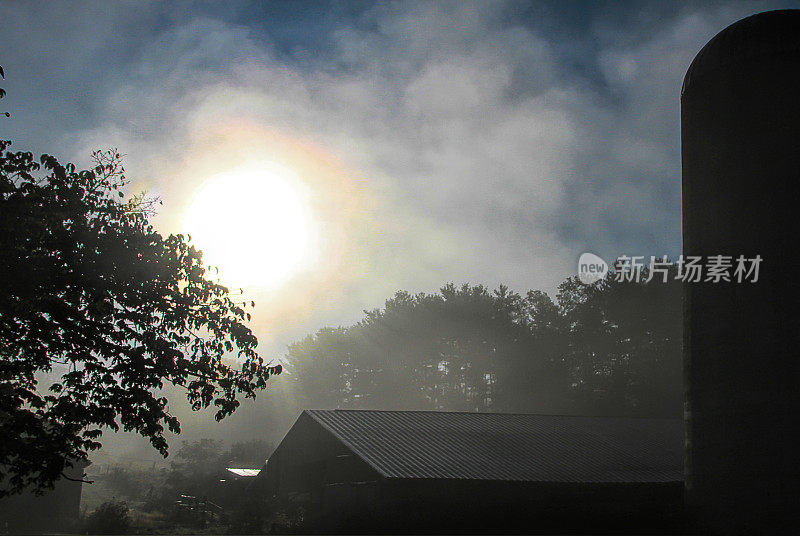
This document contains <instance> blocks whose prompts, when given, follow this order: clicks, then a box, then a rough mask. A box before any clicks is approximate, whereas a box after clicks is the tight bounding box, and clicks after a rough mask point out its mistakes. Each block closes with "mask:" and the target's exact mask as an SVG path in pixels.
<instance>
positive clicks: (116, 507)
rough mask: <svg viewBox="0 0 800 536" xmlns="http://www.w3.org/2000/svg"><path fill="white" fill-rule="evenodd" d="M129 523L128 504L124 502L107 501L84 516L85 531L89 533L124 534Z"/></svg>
mask: <svg viewBox="0 0 800 536" xmlns="http://www.w3.org/2000/svg"><path fill="white" fill-rule="evenodd" d="M130 524H131V518H130V517H129V516H128V505H127V504H125V503H124V502H122V501H120V502H114V501H108V502H104V503H103V504H101V505H100V506H99V507H98V508H97V510H95V511H94V512H92V513H91V514H89V517H87V518H86V532H87V533H89V534H125V533H126V532H128V528H129V527H130Z"/></svg>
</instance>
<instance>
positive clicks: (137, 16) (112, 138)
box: [0, 0, 800, 434]
mask: <svg viewBox="0 0 800 536" xmlns="http://www.w3.org/2000/svg"><path fill="white" fill-rule="evenodd" d="M799 6H800V2H777V1H767V2H713V1H712V2H708V1H703V2H662V1H653V2H593V3H592V2H583V1H580V2H577V1H571V2H570V1H553V2H545V1H541V2H500V1H498V2H488V1H486V2H399V3H394V2H381V3H371V2H355V1H354V2H284V1H279V2H244V1H232V2H225V3H217V2H189V1H181V2H170V3H161V2H94V3H92V2H81V3H72V2H49V1H43V2H37V1H25V2H21V1H13V0H12V1H8V0H5V1H3V2H2V3H0V65H2V67H3V68H4V70H5V74H6V80H5V81H4V82H3V86H2V87H3V88H4V89H5V90H6V91H7V93H8V94H7V97H6V98H5V99H3V101H0V107H2V110H0V111H6V110H8V111H10V112H11V114H12V116H11V118H9V119H4V120H3V121H2V122H0V137H2V138H3V139H11V140H13V142H14V145H13V148H16V149H17V150H30V151H32V152H34V153H43V152H46V153H49V154H54V155H56V156H57V157H58V158H60V159H61V160H62V161H71V162H75V163H76V164H77V165H79V166H80V165H83V166H86V165H88V164H89V162H90V160H89V156H90V154H91V152H92V151H93V150H95V149H103V148H108V147H116V148H118V149H119V151H120V152H121V153H123V154H124V155H125V161H124V163H125V167H126V170H127V176H128V178H129V179H130V180H131V184H130V185H129V188H130V190H131V192H132V193H135V192H137V191H142V190H146V191H147V192H148V193H149V194H150V195H153V196H158V197H159V198H160V199H161V201H162V203H163V205H160V206H159V207H158V214H157V215H156V216H155V218H154V223H155V225H156V227H157V228H158V229H159V230H160V231H161V232H162V233H171V232H188V233H190V234H191V229H186V228H185V227H186V223H187V221H193V222H195V225H196V226H202V225H203V224H209V222H210V225H211V227H214V228H218V229H224V230H225V232H226V233H227V236H234V235H235V236H236V237H238V238H237V239H236V240H239V241H238V242H237V241H235V240H234V239H233V238H231V241H230V243H228V242H227V241H225V242H226V243H225V244H224V245H226V246H228V247H234V248H236V247H238V248H239V249H244V250H246V251H247V252H250V253H249V255H250V257H249V259H250V261H248V260H247V259H248V258H247V257H246V258H245V259H244V260H241V259H240V260H238V261H236V262H239V263H240V264H246V265H247V266H248V267H250V268H252V267H253V266H261V265H262V264H261V263H264V266H265V267H264V270H263V273H264V274H269V273H272V272H270V270H269V269H268V267H267V266H266V264H268V263H269V262H271V261H270V259H272V258H273V257H275V256H276V255H277V256H279V257H280V256H281V255H282V253H281V252H282V251H284V249H285V248H289V246H287V245H286V244H292V243H301V242H302V244H303V245H304V246H303V248H301V249H303V251H301V252H300V253H299V254H298V255H299V257H298V258H297V259H296V262H294V264H291V263H290V264H291V270H289V273H288V275H286V274H284V276H282V278H277V276H269V278H270V280H269V281H267V280H264V281H261V282H259V281H257V280H256V281H255V282H253V281H250V282H248V285H245V286H246V288H245V289H244V294H245V295H246V296H247V297H248V298H253V299H254V300H255V301H256V303H257V306H256V309H255V316H254V320H253V323H252V325H251V327H252V328H253V330H254V332H255V333H256V335H257V336H258V337H259V340H260V341H261V346H260V349H261V351H262V353H264V355H265V356H267V357H273V356H275V357H277V358H279V357H280V356H281V354H282V352H283V349H284V348H285V345H286V344H287V343H289V342H291V341H293V340H297V339H299V338H301V337H302V336H303V335H304V334H306V333H309V332H313V331H315V330H317V329H319V328H320V327H322V326H325V325H346V324H350V323H353V322H355V321H357V320H358V319H359V318H360V317H361V316H362V311H363V310H365V309H373V308H376V307H379V306H381V305H382V304H383V301H384V300H385V299H386V298H388V297H389V296H391V295H392V294H393V293H394V292H395V291H397V290H401V289H403V290H407V291H410V292H431V291H436V290H437V289H438V288H440V287H441V286H443V285H444V284H445V283H447V282H450V281H452V282H455V283H457V284H459V283H465V282H469V283H472V284H478V283H481V284H485V285H487V286H489V287H490V288H495V287H496V286H498V285H499V284H501V283H504V284H506V285H508V286H509V287H510V288H512V289H514V290H517V291H520V292H524V291H526V290H527V289H542V290H545V291H547V292H549V293H551V294H553V293H554V291H555V289H556V287H557V285H558V284H559V283H560V282H561V281H563V280H564V279H565V278H566V277H568V276H571V275H574V274H575V270H576V263H577V259H578V257H579V255H580V254H581V253H583V252H586V251H589V252H593V253H596V254H598V255H600V256H601V257H603V258H605V259H606V260H611V259H613V258H615V257H616V256H618V255H623V254H625V255H648V256H649V255H658V256H661V255H664V254H666V255H669V256H671V257H675V256H677V255H678V254H679V253H680V249H681V223H680V222H681V201H680V199H681V190H680V101H679V97H680V87H681V82H682V79H683V75H684V73H685V72H686V69H687V68H688V66H689V64H690V62H691V60H692V58H693V57H694V55H695V54H696V53H697V52H698V51H699V50H700V48H701V47H702V46H703V44H705V43H706V42H707V41H708V40H709V39H710V38H711V37H713V36H714V35H715V34H716V33H717V32H719V31H720V30H722V29H723V28H724V27H726V26H728V25H729V24H731V23H733V22H735V21H736V20H739V19H741V18H743V17H745V16H747V15H750V14H753V13H757V12H760V11H765V10H769V9H777V8H782V7H799ZM263 166H267V167H270V166H271V167H270V169H272V168H273V167H274V169H276V170H278V171H275V174H276V175H277V176H278V177H279V179H280V180H281V181H282V182H281V184H282V185H283V186H281V187H282V188H284V187H288V188H290V189H291V192H292V194H291V196H290V197H289V198H286V199H284V198H280V197H279V198H278V201H277V202H272V203H271V202H270V200H269V199H268V198H269V197H270V192H272V191H273V190H264V191H262V190H260V189H259V188H260V186H259V184H260V183H259V182H258V181H260V180H262V179H263V177H261V176H258V175H257V173H256V175H257V176H256V177H255V178H251V179H250V180H249V182H248V181H243V182H241V181H240V182H239V183H235V184H233V183H232V186H231V187H230V188H228V190H226V191H225V193H224V195H223V194H218V193H216V192H218V191H217V190H213V189H206V188H207V187H208V186H209V184H210V183H212V182H213V181H214V180H218V179H219V178H220V177H221V176H226V175H225V174H226V173H228V174H229V175H230V174H231V173H233V174H234V175H236V174H239V175H241V174H242V173H245V172H244V171H242V170H247V169H253V168H254V167H257V168H259V169H261V168H263ZM259 177H260V178H259ZM226 184H227V183H226ZM287 185H288V186H287ZM217 186H218V185H217ZM203 192H206V194H205V198H204V199H206V201H204V202H205V203H206V205H202V203H201V202H200V201H198V199H200V198H201V197H202V195H203ZM292 196H293V197H292ZM208 199H211V201H208ZM215 199H219V202H218V203H214V200H215ZM286 200H289V201H291V202H288V201H286ZM209 203H210V204H209ZM292 203H295V204H298V203H299V205H298V206H300V207H301V208H299V209H298V210H296V211H294V212H291V211H290V210H289V209H287V207H289V208H291V207H292V206H294V205H293V204H292ZM201 205H202V207H203V208H202V209H201V208H198V207H200V206H201ZM209 207H210V208H209ZM287 210H289V211H288V212H287ZM282 211H283V212H282ZM298 214H300V216H298ZM276 215H277V216H276ZM273 216H274V217H273ZM297 218H299V220H298V219H297ZM300 220H302V223H297V222H298V221H300ZM217 222H224V224H225V225H227V227H222V225H223V223H219V225H217ZM300 227H303V233H300V232H299V230H298V229H299V228H300ZM240 231H241V232H240ZM281 239H283V242H281ZM217 240H219V238H217ZM276 244H278V245H276ZM280 244H284V245H282V246H281V245H280ZM199 245H200V246H201V247H202V244H199ZM218 245H219V244H218ZM276 250H277V251H276ZM283 255H284V257H288V253H285V254H283ZM223 264H224V263H223ZM231 270H232V269H231ZM231 270H229V271H231ZM257 271H258V270H257ZM224 272H225V268H224V267H223V273H224ZM265 278H267V276H265ZM251 279H252V278H251ZM278 279H280V280H278ZM233 419H234V424H230V425H226V426H233V427H236V426H239V427H240V428H241V427H243V426H245V424H244V423H246V422H247V421H246V420H245V419H244V418H242V419H240V420H239V421H236V420H235V417H234V418H233ZM198 422H199V421H198ZM236 423H238V424H236ZM184 428H185V429H186V426H184ZM220 430H222V432H219V433H221V434H224V433H226V432H225V430H227V429H226V428H220Z"/></svg>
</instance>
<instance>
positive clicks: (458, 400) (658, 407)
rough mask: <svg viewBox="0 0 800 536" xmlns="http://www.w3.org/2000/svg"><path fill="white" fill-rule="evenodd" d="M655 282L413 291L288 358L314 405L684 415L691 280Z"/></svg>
mask: <svg viewBox="0 0 800 536" xmlns="http://www.w3.org/2000/svg"><path fill="white" fill-rule="evenodd" d="M644 279H646V278H644ZM644 279H642V281H640V282H634V281H617V280H616V279H615V277H614V273H613V272H611V273H610V274H609V275H608V276H607V277H606V278H605V279H603V280H601V281H599V282H597V283H595V284H592V285H586V284H583V283H581V282H580V281H579V280H578V278H577V277H571V278H568V279H567V280H565V281H564V282H563V283H561V285H559V287H558V293H557V295H556V299H555V300H553V299H552V298H551V297H550V296H549V295H548V294H546V293H544V292H542V291H534V290H531V291H528V292H527V293H526V294H525V295H521V294H519V293H516V292H512V291H511V290H509V289H508V287H506V286H502V285H501V286H500V287H499V288H497V289H496V290H494V291H490V290H489V289H488V288H487V287H485V286H483V285H468V284H465V285H462V286H456V285H454V284H448V285H445V286H444V287H442V288H441V289H440V291H439V292H438V293H435V294H426V293H419V294H410V293H408V292H403V291H401V292H397V293H396V294H395V295H394V296H393V297H391V298H390V299H388V300H387V301H386V303H385V305H384V307H383V308H379V309H375V310H372V311H365V316H364V318H363V319H362V320H361V321H360V322H358V323H356V324H354V325H352V326H347V327H337V328H332V327H326V328H323V329H320V330H319V331H317V332H316V333H314V334H311V335H308V336H307V337H305V338H304V339H302V340H300V341H298V342H296V343H294V344H291V345H290V346H289V348H288V352H287V355H286V359H285V361H286V364H287V366H288V368H289V370H290V374H291V381H292V382H293V384H294V388H295V390H296V392H297V394H298V398H299V401H300V403H301V405H302V406H303V407H320V408H353V409H407V410H443V411H492V412H520V413H529V412H530V413H547V412H550V413H565V414H569V413H572V414H596V415H631V416H654V417H679V416H680V415H681V414H682V399H683V393H682V363H681V355H682V308H681V307H682V305H681V303H682V301H681V300H682V291H681V283H680V282H678V281H674V280H673V279H670V280H669V281H668V282H666V283H665V282H662V281H660V280H653V281H652V282H649V283H646V282H644Z"/></svg>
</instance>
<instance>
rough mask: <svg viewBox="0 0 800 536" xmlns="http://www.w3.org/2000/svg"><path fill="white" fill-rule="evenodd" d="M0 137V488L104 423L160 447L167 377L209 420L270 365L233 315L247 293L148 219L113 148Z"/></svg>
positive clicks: (239, 315)
mask: <svg viewBox="0 0 800 536" xmlns="http://www.w3.org/2000/svg"><path fill="white" fill-rule="evenodd" d="M9 145H10V142H9V141H0V295H1V296H2V297H3V298H2V300H0V429H2V431H3V436H4V439H3V441H2V442H0V494H7V493H13V492H19V491H21V490H22V489H24V488H27V487H33V488H34V489H41V488H46V487H50V486H52V484H53V482H54V481H55V480H57V479H58V478H59V477H60V476H61V475H62V473H63V470H64V468H65V466H66V465H71V464H72V463H73V461H75V460H85V459H87V456H88V453H89V452H90V451H92V450H94V449H97V448H99V447H100V446H101V444H100V442H99V439H100V438H101V434H102V430H103V429H104V428H109V429H111V430H119V429H120V428H121V429H124V430H127V431H135V432H138V433H139V434H141V435H142V436H144V437H146V438H148V439H149V440H150V442H151V443H152V445H153V446H154V447H155V448H156V449H158V450H159V451H160V452H161V453H162V454H164V455H166V454H167V448H168V445H167V441H166V439H165V437H164V432H165V430H170V431H173V432H179V431H180V423H179V422H178V419H177V418H176V417H175V416H174V415H173V414H172V413H170V411H169V406H168V401H167V399H166V398H165V397H163V396H161V395H160V394H159V393H160V391H159V390H160V389H161V388H163V387H164V386H165V385H166V384H171V385H174V386H179V387H182V388H184V389H185V390H186V394H187V398H188V401H189V402H190V404H191V406H192V408H193V409H195V410H199V409H201V408H205V407H208V406H212V405H213V406H214V407H216V415H215V416H216V418H217V419H218V420H219V419H222V418H224V417H225V416H227V415H230V414H231V413H232V412H233V411H234V410H235V409H236V408H237V406H239V403H240V401H239V400H240V398H242V397H255V395H256V392H257V391H258V390H260V389H263V388H264V387H265V386H266V381H267V379H268V378H269V376H271V375H274V374H278V373H280V371H281V368H280V365H271V364H269V363H264V361H263V360H262V358H261V357H259V355H258V354H257V352H256V345H257V340H256V337H255V336H254V335H253V333H252V331H251V330H250V329H249V328H248V327H247V326H246V324H245V323H246V322H247V320H249V318H250V314H249V313H248V312H246V307H247V306H252V305H253V304H252V303H250V304H244V303H241V302H234V300H233V299H232V297H231V294H230V293H229V291H228V289H227V288H226V287H224V286H222V285H220V284H218V283H216V282H214V281H212V280H211V279H209V277H208V274H207V273H206V269H205V268H204V266H203V263H202V254H201V252H200V251H198V250H196V249H195V248H194V247H193V246H192V245H191V244H190V241H189V239H188V238H186V237H184V236H182V235H170V236H168V237H163V236H162V235H161V234H159V233H158V232H157V231H155V230H154V229H153V226H152V225H151V224H150V223H149V221H148V214H149V212H150V211H149V210H148V205H147V203H146V202H145V200H143V199H142V198H141V197H138V198H134V199H132V200H130V201H127V202H126V201H125V200H124V195H123V192H122V190H121V188H122V187H123V186H124V185H125V177H124V169H123V168H122V166H121V161H120V155H119V154H118V153H117V152H116V151H109V152H102V153H101V152H98V153H95V154H94V160H95V164H96V165H95V167H94V168H93V169H89V170H83V171H78V170H76V168H75V166H73V165H72V164H67V165H62V164H60V163H59V162H58V161H57V160H56V158H54V157H53V156H50V155H46V154H45V155H42V156H41V158H40V159H39V160H38V161H36V160H34V157H33V154H32V153H30V152H11V151H9V150H7V149H8V147H9ZM234 356H235V357H236V358H237V359H235V360H230V359H227V358H228V357H234ZM47 378H56V380H55V381H53V380H49V381H46V379H47ZM43 382H44V383H43ZM51 382H52V383H51ZM47 384H49V385H47Z"/></svg>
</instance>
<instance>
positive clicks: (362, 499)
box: [259, 410, 683, 533]
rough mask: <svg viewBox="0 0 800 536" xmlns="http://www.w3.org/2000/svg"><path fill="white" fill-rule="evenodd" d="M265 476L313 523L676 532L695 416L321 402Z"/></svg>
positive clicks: (375, 528)
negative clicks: (335, 406)
mask: <svg viewBox="0 0 800 536" xmlns="http://www.w3.org/2000/svg"><path fill="white" fill-rule="evenodd" d="M259 479H260V485H261V488H262V489H263V490H265V492H266V493H267V495H268V496H269V497H270V498H271V499H272V500H273V501H276V503H280V504H284V505H295V506H298V505H299V506H302V508H303V511H304V512H305V518H304V519H305V526H304V527H302V529H303V530H305V531H309V532H314V531H317V532H324V533H330V532H383V533H391V532H415V533H420V532H434V533H441V532H487V531H488V532H511V533H519V532H524V533H535V532H543V533H552V532H591V533H598V532H603V531H607V532H614V533H618V532H625V531H628V532H645V531H647V532H653V531H655V532H659V531H663V532H674V531H676V530H679V529H680V525H679V524H680V523H681V521H680V517H681V516H680V510H681V503H682V486H683V425H682V421H681V420H679V419H641V418H617V417H584V416H556V415H521V414H492V413H451V412H425V411H362V410H307V411H304V412H303V413H302V414H301V415H300V417H299V418H298V419H297V421H296V422H295V424H294V425H293V426H292V428H291V429H290V430H289V432H288V433H287V434H286V436H285V437H284V439H283V441H282V442H281V444H280V445H279V446H278V448H277V449H276V450H275V452H274V453H273V454H272V456H271V457H270V458H269V460H268V463H267V466H266V471H262V473H261V475H260V476H259Z"/></svg>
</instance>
